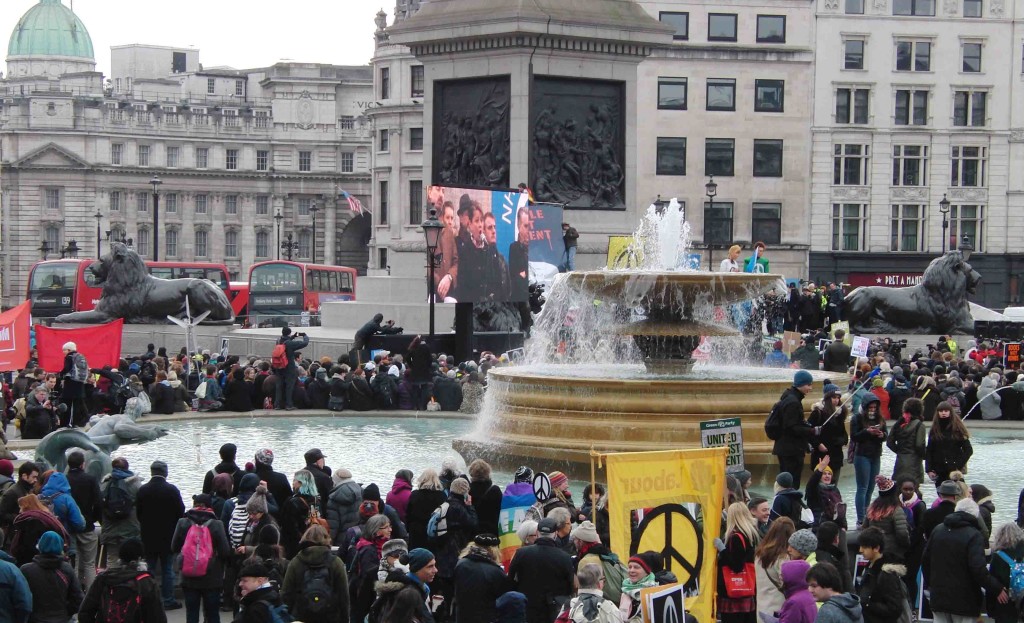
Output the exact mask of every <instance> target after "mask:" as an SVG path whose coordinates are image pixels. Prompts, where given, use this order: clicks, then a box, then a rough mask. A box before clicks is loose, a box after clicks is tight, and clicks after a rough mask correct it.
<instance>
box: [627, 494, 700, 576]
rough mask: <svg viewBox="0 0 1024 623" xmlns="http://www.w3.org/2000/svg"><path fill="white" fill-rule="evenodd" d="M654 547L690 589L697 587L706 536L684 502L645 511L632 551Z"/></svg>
mask: <svg viewBox="0 0 1024 623" xmlns="http://www.w3.org/2000/svg"><path fill="white" fill-rule="evenodd" d="M648 550H654V551H656V552H659V553H661V555H662V557H663V558H664V559H665V568H666V569H669V570H671V571H674V572H675V573H676V576H677V577H678V578H679V581H680V582H681V583H683V585H684V586H685V587H686V589H687V591H689V590H690V589H691V588H695V587H696V584H697V581H698V580H699V578H700V570H701V567H702V565H703V564H704V537H703V534H702V533H701V528H700V526H698V525H697V521H696V520H695V519H694V518H693V515H691V514H690V511H689V509H687V508H686V507H685V506H683V505H682V504H663V505H661V506H658V507H656V508H654V509H653V510H651V511H649V512H647V513H645V514H644V519H643V521H641V522H640V525H639V526H637V529H636V531H635V532H634V533H633V540H632V542H631V543H630V544H629V555H630V556H634V555H636V554H637V553H639V552H646V551H648Z"/></svg>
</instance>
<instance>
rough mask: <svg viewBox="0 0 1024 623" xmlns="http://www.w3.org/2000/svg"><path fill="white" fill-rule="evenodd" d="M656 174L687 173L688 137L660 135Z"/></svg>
mask: <svg viewBox="0 0 1024 623" xmlns="http://www.w3.org/2000/svg"><path fill="white" fill-rule="evenodd" d="M655 174H656V175H686V139H685V138H682V137H666V136H659V137H658V156H657V163H656V166H655Z"/></svg>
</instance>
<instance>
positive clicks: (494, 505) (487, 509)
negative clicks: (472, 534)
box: [469, 480, 501, 536]
mask: <svg viewBox="0 0 1024 623" xmlns="http://www.w3.org/2000/svg"><path fill="white" fill-rule="evenodd" d="M469 495H470V498H471V499H472V500H473V510H475V511H476V532H477V534H493V535H494V536H498V516H499V515H500V514H501V488H500V487H499V486H498V485H496V484H493V483H491V481H490V480H486V481H483V482H472V483H470V485H469Z"/></svg>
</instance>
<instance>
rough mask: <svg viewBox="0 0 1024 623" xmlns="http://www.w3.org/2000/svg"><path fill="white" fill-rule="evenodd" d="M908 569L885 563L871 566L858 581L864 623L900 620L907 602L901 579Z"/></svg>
mask: <svg viewBox="0 0 1024 623" xmlns="http://www.w3.org/2000/svg"><path fill="white" fill-rule="evenodd" d="M906 571H907V568H906V567H904V566H903V565H890V564H886V563H883V561H882V559H878V560H876V561H875V562H874V563H873V564H871V565H869V566H868V568H867V569H865V570H864V573H863V574H862V575H861V577H860V579H858V580H857V595H858V596H859V597H860V603H861V608H862V609H863V612H864V623H893V622H894V621H896V620H897V619H899V616H900V613H901V612H903V606H904V604H905V603H906V601H905V600H904V599H903V586H902V585H903V581H902V580H901V579H900V577H901V576H902V575H903V574H905V573H906Z"/></svg>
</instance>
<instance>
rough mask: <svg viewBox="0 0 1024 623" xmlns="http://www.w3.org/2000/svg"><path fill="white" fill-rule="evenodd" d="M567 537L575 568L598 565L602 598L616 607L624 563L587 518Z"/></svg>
mask: <svg viewBox="0 0 1024 623" xmlns="http://www.w3.org/2000/svg"><path fill="white" fill-rule="evenodd" d="M747 514H749V512H748V513H747ZM569 538H570V539H571V540H572V544H573V546H575V548H576V553H577V555H576V569H577V570H579V569H582V568H583V567H585V566H587V565H597V566H598V567H600V568H601V572H602V577H603V578H604V579H605V582H604V586H603V587H602V588H601V590H602V592H603V593H604V598H605V599H607V600H609V601H610V602H611V603H613V604H615V607H616V608H618V603H619V600H620V599H621V598H622V580H623V579H625V577H626V567H625V565H623V564H622V562H621V561H620V560H619V557H618V556H616V555H615V554H614V553H612V551H611V550H610V549H608V546H606V545H605V544H604V543H603V542H602V540H601V537H600V536H599V535H598V532H597V528H596V527H595V526H594V524H593V522H591V521H589V520H587V521H583V522H582V523H580V525H578V526H576V527H575V528H574V529H573V531H572V532H571V533H570V534H569Z"/></svg>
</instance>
